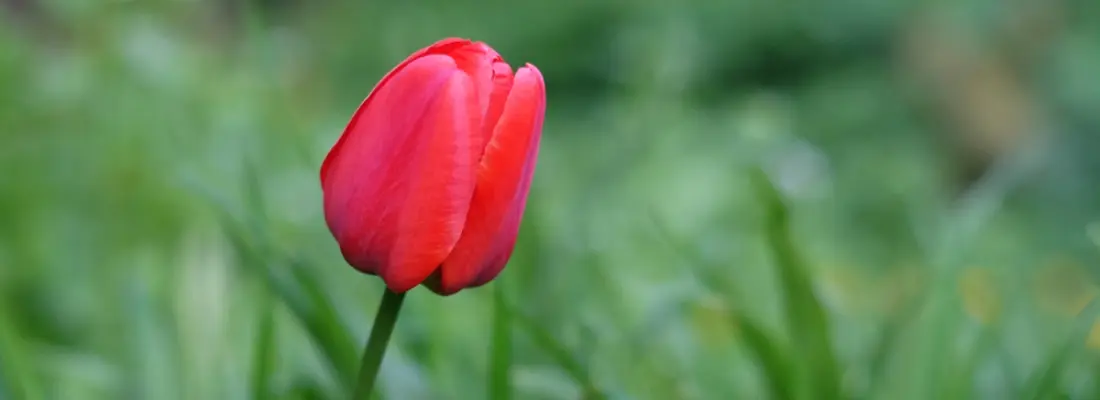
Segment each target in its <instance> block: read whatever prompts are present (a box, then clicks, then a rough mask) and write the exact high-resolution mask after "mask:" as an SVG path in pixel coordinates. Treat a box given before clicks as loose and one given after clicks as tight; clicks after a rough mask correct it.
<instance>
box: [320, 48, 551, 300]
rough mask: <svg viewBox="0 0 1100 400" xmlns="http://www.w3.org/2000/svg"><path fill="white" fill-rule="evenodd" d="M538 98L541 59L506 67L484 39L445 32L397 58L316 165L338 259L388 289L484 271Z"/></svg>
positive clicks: (507, 232) (512, 209)
mask: <svg viewBox="0 0 1100 400" xmlns="http://www.w3.org/2000/svg"><path fill="white" fill-rule="evenodd" d="M545 109H546V89H545V85H544V83H543V79H542V74H541V73H539V70H538V69H537V68H535V66H533V65H530V64H527V65H526V66H524V67H521V68H519V69H518V70H517V71H515V73H514V74H513V72H512V68H511V67H510V66H509V65H508V64H507V63H505V62H504V60H503V59H502V58H501V56H500V55H499V54H497V53H496V51H494V50H493V49H492V48H490V47H489V46H488V45H486V44H484V43H481V42H471V41H469V40H463V39H444V40H441V41H439V42H437V43H435V44H433V45H431V46H429V47H427V48H424V49H422V50H420V51H418V52H416V53H414V54H413V55H412V56H410V57H409V58H408V59H406V60H405V61H403V62H402V63H401V64H399V65H398V66H397V67H395V68H394V69H393V70H392V71H390V72H389V73H388V74H386V76H385V77H383V78H382V80H381V81H380V82H379V83H378V85H377V86H375V88H374V90H373V91H372V92H371V93H370V95H369V96H367V98H366V100H364V101H363V103H362V104H361V105H360V106H359V109H358V110H356V112H355V114H354V115H353V116H352V118H351V122H350V123H348V126H347V128H346V129H345V130H344V133H343V135H342V136H340V139H339V140H338V141H337V142H336V144H335V145H334V146H333V147H332V150H330V151H329V153H328V156H327V157H326V158H325V161H324V163H323V164H322V166H321V187H322V190H323V192H324V208H325V221H326V222H327V223H328V227H329V230H330V231H332V234H333V236H334V237H335V238H336V241H337V242H338V243H339V245H340V250H341V252H342V253H343V256H344V259H345V260H347V262H348V264H350V265H351V266H353V267H355V268H356V269H358V270H359V271H362V272H364V273H367V274H372V275H378V276H379V277H381V278H382V280H383V281H385V283H386V286H387V287H388V288H389V289H390V290H391V291H393V292H396V293H403V292H405V291H408V290H409V289H412V288H414V287H416V286H417V285H419V284H421V283H424V284H425V285H426V286H428V287H429V288H430V289H431V290H433V291H435V292H436V293H439V294H442V295H450V294H453V293H455V292H458V291H459V290H462V289H463V288H467V287H475V286H480V285H484V284H485V283H488V282H489V281H491V280H492V279H493V278H495V277H496V276H497V275H498V274H499V273H500V271H501V270H502V269H503V268H504V265H505V264H506V263H507V262H508V259H509V257H511V254H512V249H513V247H514V246H515V240H516V235H517V234H518V233H519V225H520V219H521V218H522V217H523V210H524V205H525V204H526V201H527V193H528V190H529V189H530V186H531V177H532V175H533V174H534V172H535V160H536V158H537V157H538V148H539V138H540V136H541V132H542V121H543V115H544V113H545Z"/></svg>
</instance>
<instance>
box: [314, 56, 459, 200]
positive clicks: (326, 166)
mask: <svg viewBox="0 0 1100 400" xmlns="http://www.w3.org/2000/svg"><path fill="white" fill-rule="evenodd" d="M472 43H473V42H471V41H469V40H468V39H458V38H446V39H442V40H440V41H438V42H435V43H432V45H430V46H428V47H425V48H423V49H420V50H417V51H416V52H415V53H413V54H412V55H410V56H409V57H407V58H405V60H404V61H402V62H401V63H400V64H397V66H396V67H394V68H393V69H392V70H390V72H388V73H386V76H383V77H382V80H380V81H378V84H377V85H374V89H373V90H371V93H370V94H368V95H367V98H366V99H364V100H363V103H361V104H359V108H358V110H356V111H355V114H356V116H355V117H352V120H351V121H350V122H348V126H347V128H345V129H344V134H343V135H341V136H340V138H339V139H337V140H336V144H334V145H332V149H331V150H329V154H328V156H327V157H325V161H324V162H322V163H321V185H322V186H324V184H325V179H327V178H326V176H328V172H327V171H328V169H329V164H330V162H329V159H330V158H332V155H333V154H335V153H336V152H337V149H339V148H340V146H342V145H343V143H344V137H345V136H347V135H348V132H350V131H351V126H352V125H354V124H355V118H356V117H357V116H358V115H359V113H360V112H361V111H362V110H363V108H365V107H366V106H367V104H369V103H370V102H371V100H372V99H373V98H374V97H375V93H377V92H378V90H379V89H380V88H381V87H382V86H384V85H385V84H386V83H388V82H389V81H390V80H391V79H393V77H394V75H397V73H398V72H401V71H402V70H404V69H405V67H407V66H408V65H409V64H410V63H412V62H413V61H416V60H417V59H419V58H421V57H424V56H427V55H431V54H447V53H450V52H452V51H454V50H455V49H459V48H462V47H463V46H467V45H470V44H472Z"/></svg>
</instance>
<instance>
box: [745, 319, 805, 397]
mask: <svg viewBox="0 0 1100 400" xmlns="http://www.w3.org/2000/svg"><path fill="white" fill-rule="evenodd" d="M730 319H731V321H732V322H733V324H734V325H736V327H737V329H738V330H739V331H740V332H741V339H742V340H743V341H744V342H745V344H746V347H747V348H748V349H749V351H750V352H751V353H752V355H753V357H754V358H755V359H756V361H757V362H758V363H759V364H760V369H761V370H762V372H763V373H764V377H765V378H766V379H767V381H768V388H769V390H770V391H771V395H772V398H773V399H779V400H789V399H794V398H795V393H796V390H797V388H798V385H797V384H796V383H795V382H793V381H792V380H791V377H793V376H794V374H792V373H791V372H792V371H791V370H792V368H791V363H790V358H789V357H788V356H787V355H786V354H785V350H784V346H783V345H782V344H781V343H778V342H776V341H774V340H772V338H773V337H777V336H778V335H774V334H771V333H769V332H767V331H766V330H765V329H764V327H763V326H761V325H760V324H757V323H756V321H754V320H753V319H751V318H749V317H748V316H747V315H744V314H743V313H739V312H736V311H734V312H730Z"/></svg>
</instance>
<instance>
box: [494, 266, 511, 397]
mask: <svg viewBox="0 0 1100 400" xmlns="http://www.w3.org/2000/svg"><path fill="white" fill-rule="evenodd" d="M494 286H495V287H493V335H492V339H491V340H490V346H491V347H490V349H489V398H490V399H493V400H508V399H509V398H511V397H512V387H511V380H512V379H511V374H512V316H511V315H510V314H509V312H508V311H509V310H508V303H507V298H506V293H505V286H504V282H503V281H498V282H496V283H494Z"/></svg>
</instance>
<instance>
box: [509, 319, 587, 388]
mask: <svg viewBox="0 0 1100 400" xmlns="http://www.w3.org/2000/svg"><path fill="white" fill-rule="evenodd" d="M508 313H509V314H510V315H511V316H512V318H513V320H514V321H515V322H516V324H517V325H518V326H519V327H520V328H521V329H523V331H524V332H526V333H527V335H528V336H530V338H531V340H532V341H533V342H534V343H535V345H537V346H538V347H539V348H541V349H542V350H543V351H545V352H546V353H547V355H549V356H550V358H552V359H553V360H554V362H555V363H556V364H558V366H559V367H561V368H562V370H564V371H565V373H566V374H568V375H569V377H570V378H573V381H574V382H576V384H577V386H579V387H580V388H581V393H582V397H583V398H585V399H606V398H607V396H606V395H604V394H603V392H601V391H600V390H599V389H598V388H597V387H596V385H595V383H594V382H592V379H591V377H590V375H589V372H588V368H585V366H584V365H583V364H581V363H580V362H579V361H577V358H576V357H575V356H574V355H573V354H572V352H570V351H569V349H568V348H566V347H565V345H563V344H562V343H561V342H559V341H558V340H557V339H555V338H554V335H553V334H551V333H550V332H549V331H547V330H546V329H545V328H543V327H542V325H539V323H538V321H536V320H535V319H534V318H531V317H530V316H528V315H526V314H524V313H522V312H519V310H517V309H516V308H515V307H514V306H509V307H508Z"/></svg>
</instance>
